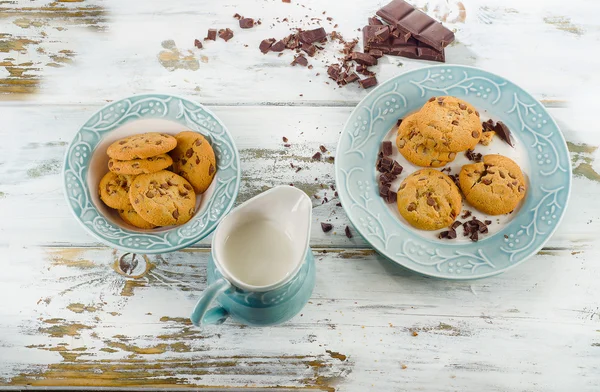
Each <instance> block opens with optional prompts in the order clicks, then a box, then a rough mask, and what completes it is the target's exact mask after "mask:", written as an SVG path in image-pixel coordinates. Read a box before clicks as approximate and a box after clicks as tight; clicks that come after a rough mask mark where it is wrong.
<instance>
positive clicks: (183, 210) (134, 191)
mask: <svg viewBox="0 0 600 392" xmlns="http://www.w3.org/2000/svg"><path fill="white" fill-rule="evenodd" d="M129 200H130V202H131V205H132V206H133V209H134V210H135V211H136V212H137V213H138V214H139V215H140V216H141V217H142V219H144V220H145V221H147V222H150V223H152V224H154V225H156V226H169V225H181V224H184V223H185V222H187V221H189V220H190V219H191V218H192V216H193V215H194V212H195V206H196V194H195V193H194V188H192V186H191V185H190V183H189V182H188V181H187V180H186V179H185V178H183V177H181V176H178V175H177V174H175V173H173V172H170V171H167V170H161V171H159V172H156V173H150V174H140V175H139V176H137V177H136V178H135V179H134V180H133V183H132V184H131V188H130V190H129Z"/></svg>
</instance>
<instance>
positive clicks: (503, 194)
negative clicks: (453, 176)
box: [458, 155, 527, 215]
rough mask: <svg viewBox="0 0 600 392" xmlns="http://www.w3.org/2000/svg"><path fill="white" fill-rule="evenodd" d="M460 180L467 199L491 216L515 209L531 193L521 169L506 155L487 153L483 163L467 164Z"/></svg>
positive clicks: (459, 177)
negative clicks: (528, 191)
mask: <svg viewBox="0 0 600 392" xmlns="http://www.w3.org/2000/svg"><path fill="white" fill-rule="evenodd" d="M458 179H459V183H460V189H461V190H462V192H463V194H464V195H465V198H466V199H467V201H468V202H469V203H471V205H472V206H473V207H475V208H477V209H478V210H479V211H481V212H485V213H486V214H490V215H501V214H507V213H509V212H511V211H512V210H514V209H515V208H516V207H517V205H518V204H519V202H520V201H521V200H522V199H523V198H524V197H525V194H526V192H527V184H526V181H525V177H524V176H523V172H522V171H521V168H520V167H519V166H518V165H517V164H516V163H515V162H514V161H513V160H511V159H510V158H507V157H505V156H502V155H485V156H484V157H483V162H478V163H473V164H470V165H465V166H463V167H462V169H461V171H460V174H459V176H458Z"/></svg>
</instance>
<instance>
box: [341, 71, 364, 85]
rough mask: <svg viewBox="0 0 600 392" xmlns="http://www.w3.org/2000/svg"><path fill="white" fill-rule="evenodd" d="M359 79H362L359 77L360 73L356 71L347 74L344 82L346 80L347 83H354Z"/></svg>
mask: <svg viewBox="0 0 600 392" xmlns="http://www.w3.org/2000/svg"><path fill="white" fill-rule="evenodd" d="M358 79H360V78H359V77H358V75H357V74H356V73H354V72H352V73H351V74H349V75H348V76H346V77H345V78H344V82H346V83H354V82H356V81H357V80H358Z"/></svg>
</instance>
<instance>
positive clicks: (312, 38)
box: [298, 27, 327, 44]
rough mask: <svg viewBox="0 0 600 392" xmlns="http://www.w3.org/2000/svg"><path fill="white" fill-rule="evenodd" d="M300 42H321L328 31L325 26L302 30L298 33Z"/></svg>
mask: <svg viewBox="0 0 600 392" xmlns="http://www.w3.org/2000/svg"><path fill="white" fill-rule="evenodd" d="M298 38H299V39H300V42H302V43H305V44H312V43H313V42H321V41H323V40H324V39H326V38H327V33H326V32H325V29H324V28H323V27H319V28H318V29H314V30H307V31H302V32H300V33H299V34H298Z"/></svg>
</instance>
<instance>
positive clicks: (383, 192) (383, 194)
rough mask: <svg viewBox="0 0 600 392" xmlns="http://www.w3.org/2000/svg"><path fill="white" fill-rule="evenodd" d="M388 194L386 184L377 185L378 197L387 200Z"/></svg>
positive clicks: (388, 189)
mask: <svg viewBox="0 0 600 392" xmlns="http://www.w3.org/2000/svg"><path fill="white" fill-rule="evenodd" d="M389 192H390V187H389V186H388V185H387V184H379V196H381V197H383V198H387V197H388V193H389Z"/></svg>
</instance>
